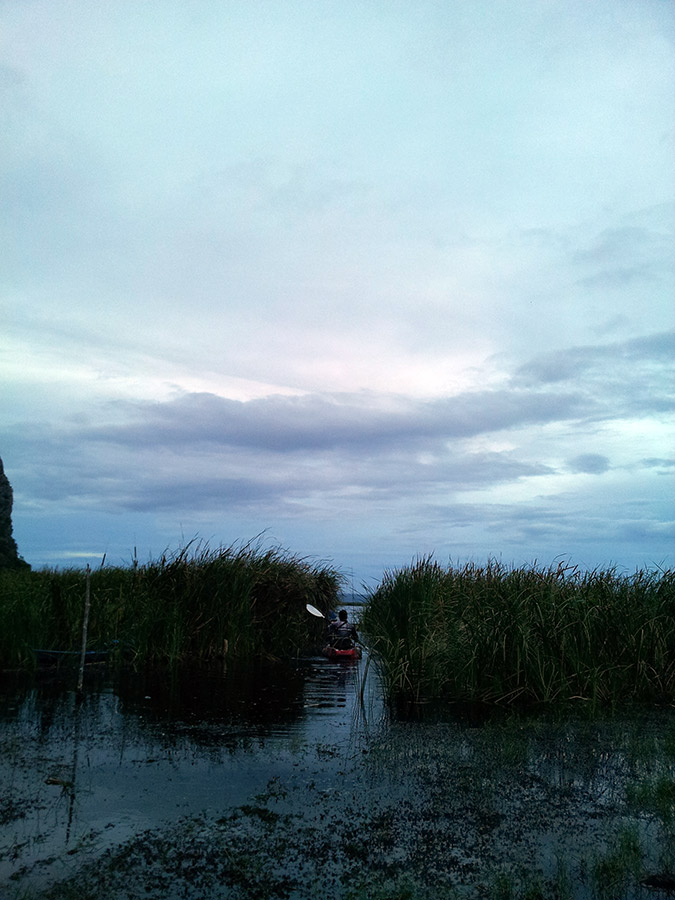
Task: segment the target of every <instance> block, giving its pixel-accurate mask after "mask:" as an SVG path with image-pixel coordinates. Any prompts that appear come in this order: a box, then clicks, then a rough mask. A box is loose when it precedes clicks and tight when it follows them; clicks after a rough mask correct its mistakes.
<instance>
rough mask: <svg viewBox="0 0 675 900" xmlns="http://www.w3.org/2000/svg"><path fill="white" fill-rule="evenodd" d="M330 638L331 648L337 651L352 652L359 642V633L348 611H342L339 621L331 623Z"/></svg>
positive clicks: (339, 614) (329, 628)
mask: <svg viewBox="0 0 675 900" xmlns="http://www.w3.org/2000/svg"><path fill="white" fill-rule="evenodd" d="M328 637H329V640H330V643H331V646H332V647H335V648H336V649H337V650H351V648H352V647H353V646H354V643H355V642H356V641H358V639H359V635H358V632H357V630H356V628H355V627H354V626H353V625H352V623H351V622H350V621H349V619H348V616H347V610H346V609H341V610H340V612H339V613H338V617H337V621H335V622H331V624H330V625H329V626H328Z"/></svg>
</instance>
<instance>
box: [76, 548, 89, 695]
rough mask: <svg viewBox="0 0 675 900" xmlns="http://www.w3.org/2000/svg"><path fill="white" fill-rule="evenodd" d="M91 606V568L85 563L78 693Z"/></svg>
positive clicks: (85, 652) (82, 672) (80, 686)
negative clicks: (85, 573)
mask: <svg viewBox="0 0 675 900" xmlns="http://www.w3.org/2000/svg"><path fill="white" fill-rule="evenodd" d="M90 606H91V568H90V566H89V563H87V575H86V580H85V589H84V619H83V620H82V652H81V654H80V675H79V678H78V680H77V690H78V692H80V691H81V690H82V686H83V684H84V661H85V658H86V655H87V629H88V627H89V607H90Z"/></svg>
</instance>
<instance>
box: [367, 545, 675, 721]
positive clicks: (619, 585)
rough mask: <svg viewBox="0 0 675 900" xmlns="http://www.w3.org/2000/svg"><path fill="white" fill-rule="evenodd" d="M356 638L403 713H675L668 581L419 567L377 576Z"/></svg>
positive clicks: (673, 597) (672, 600) (673, 591)
mask: <svg viewBox="0 0 675 900" xmlns="http://www.w3.org/2000/svg"><path fill="white" fill-rule="evenodd" d="M361 627H362V629H363V631H364V632H365V633H367V634H368V636H369V639H370V644H371V646H372V649H373V651H374V653H375V655H376V658H377V659H378V661H379V664H380V667H381V670H382V674H383V677H384V681H385V685H386V687H387V689H388V693H389V696H390V697H391V699H392V702H394V703H395V704H396V705H398V706H399V707H400V708H401V709H403V710H405V709H414V708H415V707H416V706H417V705H419V704H420V703H424V702H427V701H451V702H452V701H460V702H461V701H467V702H476V701H478V702H487V703H500V704H516V703H518V704H539V703H543V704H551V703H558V702H564V701H571V700H579V701H585V702H588V703H590V704H592V705H593V706H594V707H595V706H602V705H611V704H615V703H617V702H619V701H638V702H645V701H646V702H668V703H672V702H674V701H675V572H674V571H673V570H666V571H662V570H659V571H650V572H645V571H638V572H636V573H635V574H633V575H621V574H619V573H617V571H616V570H614V569H608V570H605V571H599V570H598V571H593V572H582V571H580V570H579V569H578V568H577V567H574V566H570V565H564V564H560V565H558V566H556V567H550V568H547V569H540V568H537V567H536V566H534V567H532V568H507V567H505V566H503V565H502V564H500V563H498V562H493V561H491V562H488V563H487V564H486V565H483V566H479V565H476V564H473V563H470V564H467V565H465V566H464V567H462V568H455V567H452V566H448V567H447V568H444V567H442V566H441V565H440V564H439V563H438V562H436V561H435V560H433V559H432V558H431V557H425V558H421V559H418V560H417V561H416V562H414V563H413V564H411V565H410V566H407V567H405V568H402V569H398V570H393V571H391V572H387V573H386V574H385V576H384V578H383V580H382V582H381V584H380V585H379V586H378V588H377V589H376V590H374V591H373V592H372V593H370V594H369V595H368V597H367V598H366V606H365V609H364V612H363V616H362V622H361Z"/></svg>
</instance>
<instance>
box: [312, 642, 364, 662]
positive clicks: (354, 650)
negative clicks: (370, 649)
mask: <svg viewBox="0 0 675 900" xmlns="http://www.w3.org/2000/svg"><path fill="white" fill-rule="evenodd" d="M321 652H322V653H323V655H324V656H326V657H328V659H361V648H360V647H350V648H349V650H339V649H338V648H337V647H331V645H330V644H327V645H326V646H325V647H324V648H323V650H322V651H321Z"/></svg>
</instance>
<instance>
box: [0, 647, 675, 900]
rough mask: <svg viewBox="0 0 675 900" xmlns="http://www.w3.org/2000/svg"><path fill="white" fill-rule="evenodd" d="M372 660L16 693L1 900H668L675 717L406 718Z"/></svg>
mask: <svg viewBox="0 0 675 900" xmlns="http://www.w3.org/2000/svg"><path fill="white" fill-rule="evenodd" d="M366 663H367V660H366V659H364V660H361V661H360V662H359V663H357V664H353V663H351V664H344V663H331V662H328V661H327V660H324V659H323V658H321V657H311V658H307V659H298V660H293V661H288V662H285V663H283V664H277V665H256V666H253V667H240V668H230V669H228V670H225V671H223V670H209V671H205V670H203V669H202V670H192V671H185V672H182V673H180V674H175V675H174V676H171V675H170V674H168V673H154V674H153V673H144V674H138V673H133V672H124V673H118V674H115V675H114V676H113V675H111V674H109V673H106V672H105V670H103V669H96V668H94V667H92V669H90V670H89V672H88V673H87V679H86V683H85V691H84V694H83V696H82V697H81V698H80V699H78V697H77V696H76V694H75V692H74V691H73V687H74V680H73V673H72V671H71V672H69V671H61V672H49V673H41V674H39V675H37V676H35V677H34V678H30V679H24V680H19V681H13V682H10V680H9V679H8V678H5V680H4V683H3V689H2V693H1V694H0V779H1V784H2V795H1V797H0V885H1V886H2V887H0V900H6V898H31V897H47V896H50V897H53V898H57V897H62V898H65V897H70V898H74V897H78V898H83V900H84V898H99V897H101V898H103V897H105V898H111V900H113V898H123V897H125V898H126V897H130V898H135V897H151V898H158V900H159V898H173V897H175V898H178V897H185V898H189V900H197V898H220V897H223V898H226V897H241V898H248V897H259V898H266V897H269V898H272V897H274V898H277V897H279V898H282V897H283V898H286V897H288V898H297V900H301V898H302V900H304V898H313V897H318V896H320V897H334V898H359V897H363V898H371V897H372V898H385V897H386V898H396V897H400V898H403V897H462V898H464V897H466V898H469V897H477V898H478V897H495V898H496V897H504V898H507V897H525V896H528V897H530V898H534V897H537V896H539V897H554V896H558V897H570V898H575V900H576V898H579V900H586V898H592V897H603V896H606V897H615V898H616V897H627V898H637V897H647V896H657V897H659V896H667V895H666V894H665V893H663V892H661V891H656V890H655V888H653V887H649V886H647V885H644V884H641V882H642V881H643V880H644V879H646V878H648V877H649V876H652V877H653V876H655V875H663V874H664V873H665V874H666V875H667V874H668V872H670V871H672V870H673V866H674V864H675V834H674V831H673V821H674V819H675V791H674V790H673V785H675V711H673V710H660V711H656V710H652V711H643V712H640V713H635V714H632V715H627V714H626V715H622V716H615V717H611V718H609V717H606V718H603V719H602V720H597V719H589V718H587V717H584V716H575V717H571V716H568V717H566V718H564V719H563V718H559V719H558V720H557V721H555V720H552V719H551V718H544V717H542V716H539V717H536V718H533V717H529V718H523V717H521V718H516V717H499V718H493V719H491V720H488V721H476V720H475V719H474V720H471V719H468V718H467V717H466V716H464V715H461V716H460V715H457V714H456V715H447V716H446V717H445V719H444V721H433V722H432V721H430V720H427V721H423V722H415V723H403V722H395V721H392V720H391V719H390V717H389V716H388V715H387V714H386V709H385V707H384V705H383V703H382V701H381V699H380V691H379V685H378V681H377V677H376V672H375V670H374V667H372V666H371V668H370V671H369V673H368V677H367V679H366V682H365V688H363V683H362V676H363V672H364V670H365V666H366ZM664 883H665V884H667V882H664ZM657 884H658V882H657ZM537 885H539V888H538V887H537ZM537 890H539V894H537V893H536V891H537ZM528 892H529V893H528ZM556 892H557V893H556Z"/></svg>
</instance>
